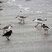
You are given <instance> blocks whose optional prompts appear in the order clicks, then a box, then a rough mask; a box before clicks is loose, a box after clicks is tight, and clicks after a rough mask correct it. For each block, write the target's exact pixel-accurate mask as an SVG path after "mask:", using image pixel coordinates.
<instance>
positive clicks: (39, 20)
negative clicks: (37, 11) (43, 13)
mask: <svg viewBox="0 0 52 52" xmlns="http://www.w3.org/2000/svg"><path fill="white" fill-rule="evenodd" d="M33 21H34V22H35V23H37V25H35V27H37V26H38V25H39V24H41V25H42V23H43V22H44V21H47V19H46V18H45V19H41V18H37V19H34V20H33Z"/></svg>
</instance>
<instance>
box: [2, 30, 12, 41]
mask: <svg viewBox="0 0 52 52" xmlns="http://www.w3.org/2000/svg"><path fill="white" fill-rule="evenodd" d="M11 34H12V30H10V31H8V32H6V33H4V34H3V35H2V36H5V37H6V38H7V40H10V39H9V37H10V36H11Z"/></svg>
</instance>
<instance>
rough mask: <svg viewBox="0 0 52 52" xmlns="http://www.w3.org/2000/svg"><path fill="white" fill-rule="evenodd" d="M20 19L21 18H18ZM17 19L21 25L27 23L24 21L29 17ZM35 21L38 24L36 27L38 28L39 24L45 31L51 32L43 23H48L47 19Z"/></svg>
mask: <svg viewBox="0 0 52 52" xmlns="http://www.w3.org/2000/svg"><path fill="white" fill-rule="evenodd" d="M18 17H19V18H18ZM16 18H18V20H19V21H20V22H19V23H20V24H21V23H23V24H24V23H25V21H24V19H25V18H27V17H25V16H19V15H18V16H17V17H16ZM33 21H34V22H35V23H37V24H36V25H35V27H37V26H38V25H39V24H40V25H41V28H43V29H44V31H47V32H48V30H49V27H48V26H47V25H46V24H44V23H43V22H45V21H47V18H45V19H42V18H36V19H33Z"/></svg>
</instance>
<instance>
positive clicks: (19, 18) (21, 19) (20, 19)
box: [16, 15, 27, 24]
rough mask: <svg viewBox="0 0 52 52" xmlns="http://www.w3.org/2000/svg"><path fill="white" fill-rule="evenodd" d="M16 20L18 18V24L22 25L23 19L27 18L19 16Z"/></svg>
mask: <svg viewBox="0 0 52 52" xmlns="http://www.w3.org/2000/svg"><path fill="white" fill-rule="evenodd" d="M16 18H18V20H19V21H20V22H19V23H20V24H21V23H23V24H24V23H25V21H24V19H25V18H27V17H25V16H19V15H18V16H17V17H16Z"/></svg>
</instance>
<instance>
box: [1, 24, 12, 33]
mask: <svg viewBox="0 0 52 52" xmlns="http://www.w3.org/2000/svg"><path fill="white" fill-rule="evenodd" d="M11 27H12V26H11V24H9V25H7V26H5V27H3V28H0V29H1V30H3V34H4V33H5V32H7V31H9V30H10V29H11Z"/></svg>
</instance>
